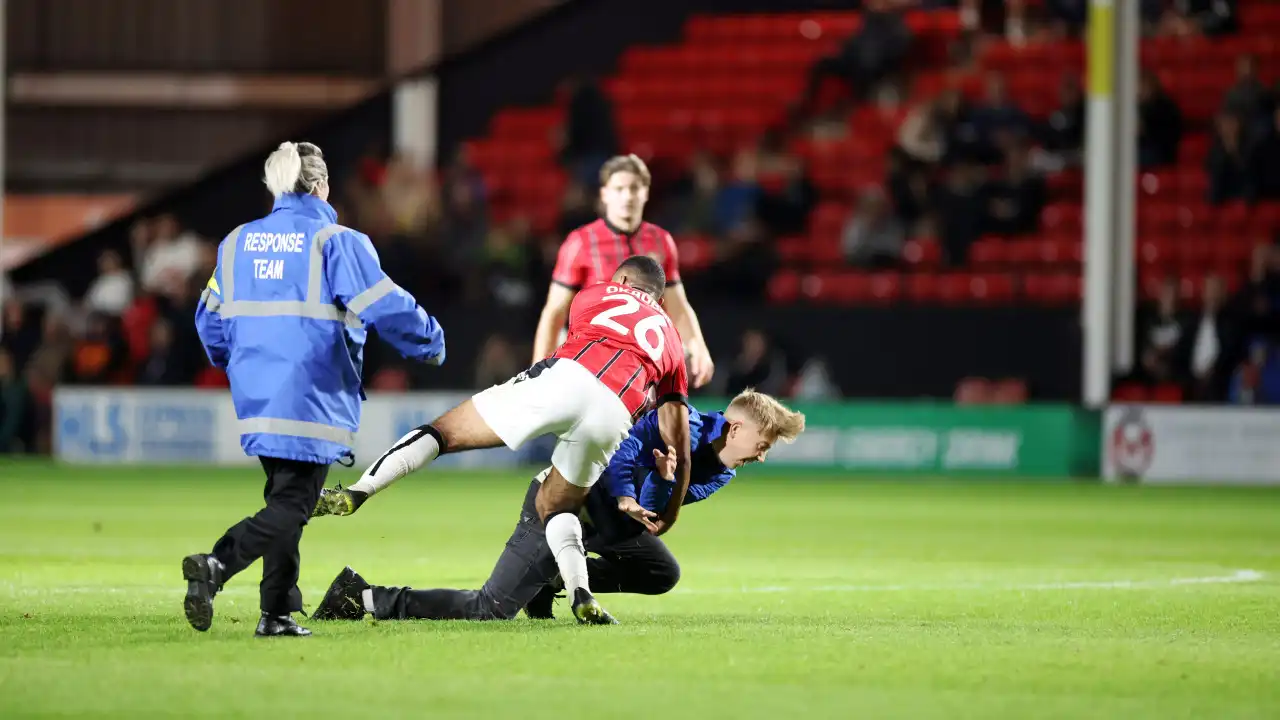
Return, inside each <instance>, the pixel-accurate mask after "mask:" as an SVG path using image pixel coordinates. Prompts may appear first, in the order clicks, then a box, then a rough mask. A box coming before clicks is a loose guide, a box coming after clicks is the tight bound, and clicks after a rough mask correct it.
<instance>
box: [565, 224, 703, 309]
mask: <svg viewBox="0 0 1280 720" xmlns="http://www.w3.org/2000/svg"><path fill="white" fill-rule="evenodd" d="M632 255H648V256H649V257H651V258H653V259H654V260H657V261H658V263H659V264H661V265H662V269H663V270H664V271H665V272H666V273H667V285H668V286H670V285H676V284H678V283H679V282H680V257H679V253H678V251H677V250H676V241H675V240H674V239H672V237H671V233H669V232H667V231H666V230H663V229H662V228H660V227H658V226H657V225H654V224H653V223H647V222H642V223H640V227H638V228H636V231H635V232H633V233H630V234H627V233H624V232H620V231H618V230H617V229H615V228H614V227H613V226H612V225H610V224H609V223H608V222H607V221H605V220H604V219H600V220H596V221H595V222H593V223H588V224H587V225H583V226H582V227H580V228H578V229H577V230H574V231H573V232H571V233H569V236H568V237H566V238H565V240H564V243H562V244H561V245H560V252H559V254H558V255H557V256H556V268H555V271H554V272H553V273H552V274H551V279H552V281H553V282H555V283H557V284H559V285H563V286H565V287H567V288H569V289H570V290H575V291H576V290H581V289H582V288H584V287H586V286H588V285H594V284H595V283H602V282H609V280H610V279H611V278H613V271H614V270H617V269H618V266H619V265H621V264H622V261H623V260H626V259H627V258H629V257H631V256H632Z"/></svg>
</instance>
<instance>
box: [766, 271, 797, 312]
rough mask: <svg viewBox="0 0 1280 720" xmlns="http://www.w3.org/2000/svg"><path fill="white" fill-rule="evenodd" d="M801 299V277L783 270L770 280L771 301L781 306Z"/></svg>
mask: <svg viewBox="0 0 1280 720" xmlns="http://www.w3.org/2000/svg"><path fill="white" fill-rule="evenodd" d="M799 297H800V276H799V275H798V274H796V273H795V272H792V271H789V270H783V271H781V272H778V273H775V274H774V276H773V277H772V278H770V279H769V299H770V300H771V301H773V302H775V303H779V304H790V303H793V302H795V301H796V299H798V298H799Z"/></svg>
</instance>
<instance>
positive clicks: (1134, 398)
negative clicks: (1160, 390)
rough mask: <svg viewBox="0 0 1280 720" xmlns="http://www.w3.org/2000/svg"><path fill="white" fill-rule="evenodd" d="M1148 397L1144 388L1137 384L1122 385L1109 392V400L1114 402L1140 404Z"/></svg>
mask: <svg viewBox="0 0 1280 720" xmlns="http://www.w3.org/2000/svg"><path fill="white" fill-rule="evenodd" d="M1149 397H1150V394H1149V393H1148V392H1147V388H1146V386H1144V385H1141V384H1138V383H1122V384H1120V385H1117V386H1116V387H1115V388H1114V389H1113V390H1112V391H1111V399H1112V400H1114V401H1116V402H1125V403H1142V402H1146V401H1147V399H1148V398H1149Z"/></svg>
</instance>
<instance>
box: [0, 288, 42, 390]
mask: <svg viewBox="0 0 1280 720" xmlns="http://www.w3.org/2000/svg"><path fill="white" fill-rule="evenodd" d="M40 334H41V333H40V328H39V327H38V326H36V324H35V323H34V322H32V318H31V316H30V313H29V312H28V311H27V308H26V305H24V304H23V302H22V300H20V299H19V298H18V297H17V296H16V295H13V294H9V295H6V296H5V300H4V323H3V326H0V348H2V349H4V350H5V351H6V352H8V353H9V359H10V360H11V361H12V362H13V366H14V372H16V373H18V374H21V373H22V372H23V371H24V370H25V369H26V367H27V361H28V359H30V358H31V355H32V353H34V352H35V351H36V347H37V346H39V344H40Z"/></svg>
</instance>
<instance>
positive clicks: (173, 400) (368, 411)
mask: <svg viewBox="0 0 1280 720" xmlns="http://www.w3.org/2000/svg"><path fill="white" fill-rule="evenodd" d="M466 396H467V394H466V393H405V394H394V395H387V394H381V395H373V396H371V397H370V398H369V400H368V401H367V402H366V403H365V405H364V417H363V421H362V424H361V428H360V432H359V433H358V434H357V440H356V448H355V452H356V462H357V463H358V464H360V463H367V462H370V461H371V460H372V459H373V458H376V457H377V456H378V455H380V454H381V453H382V452H384V451H385V450H386V449H387V448H388V447H390V446H392V445H393V444H394V443H395V441H396V440H397V439H399V438H400V437H401V436H403V435H404V434H405V433H406V432H408V431H409V430H411V429H412V428H414V427H417V426H418V425H421V424H423V423H426V422H429V421H430V420H432V419H433V418H435V417H436V416H438V415H439V414H441V413H442V412H444V411H445V410H447V409H448V408H450V407H452V406H453V405H455V404H456V403H458V402H459V401H460V400H462V399H463V398H464V397H466ZM696 405H697V406H698V407H699V408H701V409H704V410H712V409H717V408H722V407H723V406H724V401H723V400H721V399H714V398H704V399H699V400H697V401H696ZM796 407H798V408H799V409H801V410H803V411H804V412H805V413H806V415H807V417H808V428H807V430H806V431H805V433H804V435H802V436H801V437H800V438H799V439H798V440H797V441H796V442H795V443H793V444H790V445H781V446H779V447H778V448H776V449H775V450H774V451H773V453H772V455H771V459H770V467H774V468H780V469H784V470H798V469H808V470H821V471H827V472H830V471H833V470H834V471H843V472H848V473H851V474H857V473H865V474H873V475H877V476H881V475H886V474H904V475H921V474H927V475H980V476H983V477H1001V476H1007V477H1018V478H1026V477H1040V478H1053V479H1061V478H1065V477H1070V476H1093V477H1096V475H1097V467H1098V448H1099V443H1098V441H1097V438H1098V418H1097V414H1096V413H1090V412H1087V411H1083V410H1079V409H1077V408H1074V407H1070V406H1066V405H1061V406H1058V405H1053V406H1033V407H998V408H997V407H957V406H953V405H950V404H945V403H929V402H925V403H897V404H893V403H826V404H803V403H802V404H798V405H797V406H796ZM235 428H236V418H235V411H234V408H233V407H232V404H231V399H230V396H229V395H228V394H227V393H225V392H220V391H197V390H117V389H107V388H60V389H59V390H58V391H57V392H56V393H55V395H54V454H55V457H56V458H57V459H58V460H60V461H63V462H67V463H75V464H149V463H150V464H167V465H172V464H202V465H245V464H251V463H252V462H253V459H252V458H247V457H245V456H244V454H243V452H242V451H241V449H240V443H239V436H238V434H237V433H236V430H235ZM549 451H550V448H549V447H548V445H547V443H545V442H542V443H536V444H534V445H532V446H530V447H527V448H524V449H522V451H521V452H519V453H513V452H509V451H507V450H505V449H497V450H489V451H485V452H481V453H467V454H463V455H456V456H446V457H444V458H442V459H441V460H440V463H441V464H442V465H447V466H453V467H470V468H516V467H522V466H527V465H534V464H539V463H544V462H546V460H547V458H548V457H549Z"/></svg>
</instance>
